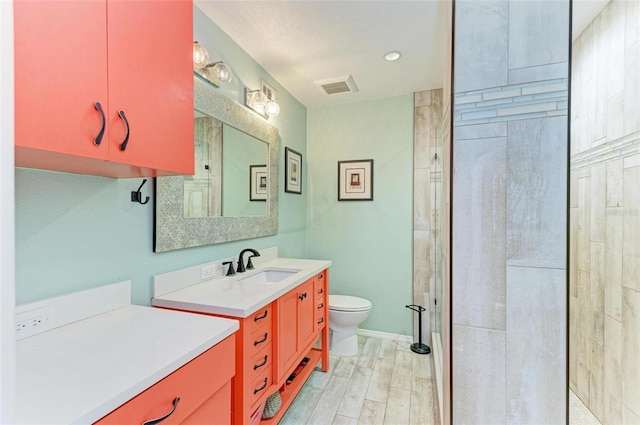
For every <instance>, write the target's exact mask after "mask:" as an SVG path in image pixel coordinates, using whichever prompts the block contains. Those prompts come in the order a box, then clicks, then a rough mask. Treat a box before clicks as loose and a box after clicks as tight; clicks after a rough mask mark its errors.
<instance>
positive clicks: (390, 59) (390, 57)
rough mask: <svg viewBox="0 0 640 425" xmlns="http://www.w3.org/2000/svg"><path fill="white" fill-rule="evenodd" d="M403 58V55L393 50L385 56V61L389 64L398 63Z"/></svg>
mask: <svg viewBox="0 0 640 425" xmlns="http://www.w3.org/2000/svg"><path fill="white" fill-rule="evenodd" d="M401 56H402V53H401V52H399V51H397V50H392V51H390V52H387V53H385V54H384V56H383V57H384V60H386V61H388V62H393V61H397V60H398V59H400V57H401Z"/></svg>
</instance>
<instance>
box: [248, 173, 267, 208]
mask: <svg viewBox="0 0 640 425" xmlns="http://www.w3.org/2000/svg"><path fill="white" fill-rule="evenodd" d="M268 192H269V171H268V169H267V165H266V164H262V165H250V166H249V200H250V201H266V200H267V193H268Z"/></svg>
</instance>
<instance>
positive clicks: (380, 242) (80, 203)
mask: <svg viewBox="0 0 640 425" xmlns="http://www.w3.org/2000/svg"><path fill="white" fill-rule="evenodd" d="M194 33H195V34H194V39H195V40H198V41H199V42H200V43H201V44H202V45H204V46H205V47H206V48H207V49H208V50H209V53H210V56H211V59H212V60H214V61H217V60H223V61H225V63H227V64H228V65H229V66H230V68H231V70H232V72H233V80H232V81H231V82H230V83H224V84H223V86H222V87H221V88H220V91H221V92H222V93H224V94H225V95H226V96H228V97H230V98H231V99H233V100H235V101H237V102H238V103H241V104H242V103H244V102H243V97H244V87H245V86H247V87H249V88H257V87H259V85H260V80H261V79H263V78H264V79H265V81H266V82H267V83H268V84H270V85H271V86H272V87H274V88H275V89H276V90H277V92H278V101H279V103H280V105H281V113H280V115H279V116H277V117H273V118H271V120H270V122H271V123H272V124H273V125H275V126H276V127H278V129H279V131H280V164H279V166H280V170H284V147H285V146H288V147H291V148H292V149H294V150H296V151H298V152H300V153H302V156H303V162H304V163H303V167H302V171H303V175H302V183H303V191H302V192H303V193H302V195H297V194H290V193H285V192H284V188H283V180H284V175H283V174H284V173H283V172H281V173H280V174H281V175H280V179H279V182H278V183H279V186H280V187H279V228H278V234H277V235H275V236H271V237H266V238H257V239H251V240H246V241H238V242H231V243H225V244H218V245H210V246H204V247H198V248H190V249H185V250H177V251H170V252H166V253H158V254H156V253H153V252H152V240H153V207H152V203H149V204H147V205H145V206H141V205H138V204H133V203H131V202H130V201H129V198H130V195H129V193H130V191H132V190H135V189H137V187H138V186H139V184H140V181H141V180H140V179H120V180H117V179H108V178H102V177H91V176H81V175H72V174H66V173H57V172H49V171H38V170H27V169H17V170H16V301H17V303H24V302H29V301H34V300H38V299H42V298H47V297H51V296H55V295H60V294H64V293H69V292H74V291H78V290H82V289H87V288H90V287H94V286H99V285H104V284H107V283H111V282H115V281H119V280H124V279H131V280H132V282H133V302H134V303H137V304H149V301H150V297H151V283H152V276H153V275H155V274H159V273H165V272H168V271H172V270H176V269H180V268H184V267H189V266H192V265H196V264H201V263H204V262H207V261H212V260H214V259H217V258H222V257H226V256H231V255H236V254H237V253H238V252H239V251H240V250H241V249H242V248H246V247H254V248H258V249H260V248H267V247H270V246H278V247H279V250H280V254H281V255H282V256H288V257H311V258H321V259H328V260H331V261H333V267H332V269H331V291H332V293H336V294H352V295H357V296H361V297H365V298H367V299H370V300H371V301H372V302H373V305H374V307H373V310H372V313H371V315H370V317H369V319H367V321H366V322H365V323H364V324H363V325H362V327H363V328H365V329H372V330H378V331H384V332H393V333H400V334H406V335H411V334H412V330H411V326H412V325H411V324H412V316H411V312H410V311H409V310H407V309H405V307H404V306H405V304H409V303H410V302H411V291H412V289H411V288H412V283H411V281H412V178H413V173H412V161H413V160H412V158H413V151H412V149H413V97H412V96H411V95H407V96H400V97H394V98H387V99H382V100H376V101H370V102H362V103H356V104H349V105H340V106H332V107H323V108H313V109H310V110H309V111H308V112H307V109H306V108H305V107H304V106H303V105H301V104H300V103H299V102H298V101H297V100H296V99H295V98H294V97H293V96H291V95H290V94H289V93H288V92H287V91H286V90H285V89H284V88H283V87H282V86H280V84H278V82H277V81H275V80H273V79H272V78H271V77H270V76H269V75H268V74H267V73H266V72H265V71H264V70H263V69H262V68H261V67H260V66H259V65H258V64H257V63H256V62H255V61H254V60H253V59H252V58H251V57H249V56H248V55H247V54H246V53H245V52H244V51H243V50H242V49H240V48H239V47H238V46H237V45H236V44H235V43H234V42H233V41H232V40H231V39H229V37H228V36H227V35H226V34H225V33H224V32H223V31H222V30H220V28H218V27H217V26H216V25H215V24H213V23H212V22H211V21H210V20H209V19H208V18H207V17H206V16H204V14H203V13H202V12H200V10H199V9H197V8H194ZM307 115H308V116H307ZM369 158H373V159H374V201H373V202H364V201H363V202H338V201H337V194H336V188H337V161H338V160H346V159H369ZM307 179H308V180H307ZM307 182H308V183H307ZM149 183H151V182H149ZM149 183H148V184H147V185H146V186H145V188H144V189H143V192H145V195H151V190H150V189H151V188H150V184H149ZM307 241H308V242H307Z"/></svg>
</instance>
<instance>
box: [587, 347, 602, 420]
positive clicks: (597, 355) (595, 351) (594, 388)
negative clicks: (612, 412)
mask: <svg viewBox="0 0 640 425" xmlns="http://www.w3.org/2000/svg"><path fill="white" fill-rule="evenodd" d="M587 404H588V405H589V410H591V412H592V413H593V414H594V416H595V417H596V418H598V419H600V421H602V420H603V418H604V347H603V346H602V345H600V344H596V343H595V342H593V341H592V342H591V368H590V370H589V402H588V403H587Z"/></svg>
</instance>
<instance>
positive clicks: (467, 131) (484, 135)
mask: <svg viewBox="0 0 640 425" xmlns="http://www.w3.org/2000/svg"><path fill="white" fill-rule="evenodd" d="M453 132H454V137H455V139H456V140H477V139H492V138H496V137H507V123H506V122H497V123H492V124H476V125H463V126H458V127H455V128H454V129H453Z"/></svg>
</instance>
